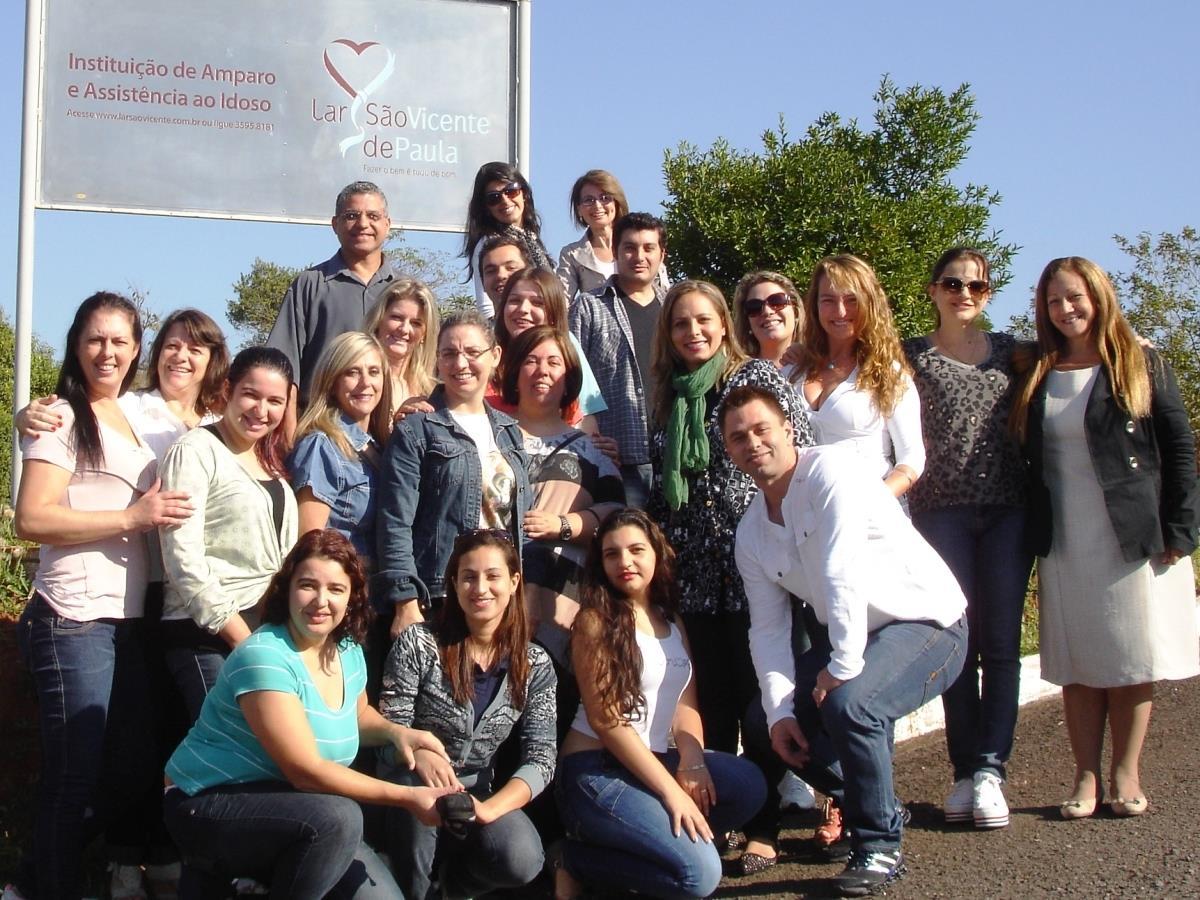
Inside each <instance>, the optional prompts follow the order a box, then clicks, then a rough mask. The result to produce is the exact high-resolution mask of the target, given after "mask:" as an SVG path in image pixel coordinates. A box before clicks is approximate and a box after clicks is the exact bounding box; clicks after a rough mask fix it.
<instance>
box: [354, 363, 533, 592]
mask: <svg viewBox="0 0 1200 900" xmlns="http://www.w3.org/2000/svg"><path fill="white" fill-rule="evenodd" d="M429 402H430V403H432V404H433V406H434V411H433V412H431V413H413V414H411V415H409V416H406V417H405V418H404V420H403V421H401V422H399V423H398V424H397V425H396V427H395V428H394V429H393V430H392V437H391V440H389V441H388V446H387V451H386V452H385V453H384V458H383V464H382V466H381V468H380V481H379V511H378V516H377V520H376V546H377V548H378V550H379V552H378V554H377V555H376V558H375V569H376V574H375V586H376V588H377V590H376V596H377V597H379V598H380V600H381V601H382V602H383V603H385V604H386V605H389V606H390V605H392V604H395V603H397V602H399V601H401V600H408V599H410V598H413V597H416V598H418V599H419V600H421V601H422V602H423V603H427V602H429V601H430V600H431V599H434V598H441V597H444V596H446V588H445V574H446V563H448V562H449V561H450V552H451V551H452V550H453V549H454V539H455V538H456V537H458V535H460V534H462V533H463V532H464V531H470V530H472V529H474V528H478V527H479V510H480V506H481V505H482V502H483V472H482V470H481V468H480V465H479V454H478V452H477V450H476V447H475V442H474V441H472V440H471V438H470V437H469V436H468V435H467V433H466V432H465V431H464V430H463V429H462V428H461V427H460V426H459V424H458V423H457V422H455V421H454V417H453V416H451V415H450V412H449V411H448V410H447V409H446V405H445V397H444V395H443V391H442V388H441V387H440V386H439V387H438V388H437V389H435V390H434V392H433V394H432V395H431V396H430V398H429ZM484 406H485V408H486V409H487V415H488V418H489V420H490V421H491V423H492V431H493V432H494V433H495V435H496V446H497V447H498V448H499V450H500V452H501V453H502V454H503V455H504V458H505V459H506V460H508V464H509V465H510V466H512V470H513V478H514V481H515V483H516V497H515V498H514V500H513V532H514V534H515V538H516V541H517V546H518V547H519V546H520V545H521V541H522V540H523V534H522V531H521V520H522V519H523V518H524V517H525V513H526V512H527V511H528V509H529V507H530V504H531V502H532V493H531V491H530V489H529V458H528V457H527V456H526V455H525V449H524V441H523V440H522V437H521V429H520V428H519V427H518V425H517V421H516V419H513V418H512V417H511V416H506V415H505V414H504V413H502V412H499V411H497V410H494V409H492V408H491V407H489V406H487V405H486V404H484Z"/></svg>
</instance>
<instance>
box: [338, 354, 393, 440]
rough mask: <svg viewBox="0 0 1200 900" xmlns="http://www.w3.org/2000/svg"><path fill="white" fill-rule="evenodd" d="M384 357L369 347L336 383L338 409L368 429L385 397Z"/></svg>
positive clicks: (339, 376)
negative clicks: (376, 408)
mask: <svg viewBox="0 0 1200 900" xmlns="http://www.w3.org/2000/svg"><path fill="white" fill-rule="evenodd" d="M383 379H384V368H383V360H382V359H380V358H379V354H378V353H376V352H375V351H374V350H369V351H367V352H366V353H364V354H363V355H362V356H360V357H359V358H358V359H356V360H355V361H354V362H352V363H351V364H350V365H349V366H347V367H346V368H345V369H343V370H342V372H341V374H339V375H338V377H337V378H336V379H335V380H334V382H333V391H332V393H333V401H334V403H335V404H336V405H337V408H338V409H340V410H341V411H342V412H344V413H345V414H346V415H347V416H349V417H350V418H351V419H352V420H353V421H355V422H356V423H358V425H359V427H360V428H364V429H365V428H366V427H367V424H368V422H369V421H370V419H371V413H373V412H375V407H377V406H378V405H379V401H380V400H381V399H382V398H383Z"/></svg>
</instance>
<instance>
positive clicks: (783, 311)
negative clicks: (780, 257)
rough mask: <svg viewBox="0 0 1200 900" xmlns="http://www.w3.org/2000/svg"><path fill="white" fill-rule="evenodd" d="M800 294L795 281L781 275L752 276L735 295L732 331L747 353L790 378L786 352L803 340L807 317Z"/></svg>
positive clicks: (762, 273) (747, 277) (761, 273)
mask: <svg viewBox="0 0 1200 900" xmlns="http://www.w3.org/2000/svg"><path fill="white" fill-rule="evenodd" d="M800 303H801V300H800V292H799V291H798V290H796V285H794V284H793V283H792V279H790V278H788V277H787V276H786V275H781V274H780V273H779V272H770V271H766V270H759V271H757V272H750V273H749V274H747V275H745V276H744V277H743V278H742V280H741V281H739V282H738V286H737V288H736V289H735V290H734V292H733V329H734V332H735V333H736V334H737V338H738V341H740V342H741V345H742V347H744V348H745V350H746V352H747V353H748V354H749V355H750V356H752V357H754V358H755V359H765V360H767V361H768V362H773V363H774V364H775V365H776V367H778V368H779V369H780V370H781V371H782V372H783V374H784V377H785V378H786V377H788V376H790V375H791V373H792V369H793V367H792V366H789V365H785V364H784V359H783V356H784V354H785V353H786V352H787V349H788V348H789V347H790V346H792V345H793V344H795V343H797V342H798V341H799V340H800V337H801V335H802V333H803V331H804V328H803V324H804V313H803V310H802V309H801V306H800Z"/></svg>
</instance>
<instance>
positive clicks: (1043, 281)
mask: <svg viewBox="0 0 1200 900" xmlns="http://www.w3.org/2000/svg"><path fill="white" fill-rule="evenodd" d="M1060 272H1071V273H1072V274H1075V275H1078V276H1079V277H1080V278H1082V279H1083V282H1084V284H1085V285H1086V286H1087V292H1088V296H1089V298H1090V299H1091V301H1092V306H1093V307H1094V308H1095V322H1094V323H1093V325H1092V331H1091V334H1090V338H1091V340H1092V342H1093V344H1095V347H1096V352H1097V353H1098V354H1099V355H1100V363H1101V365H1103V366H1104V371H1105V372H1106V373H1107V375H1108V380H1109V382H1110V383H1111V384H1112V392H1113V397H1114V398H1115V399H1116V401H1117V405H1118V406H1119V407H1120V408H1121V409H1123V410H1124V411H1125V412H1126V413H1128V414H1129V415H1130V416H1132V417H1133V418H1135V419H1140V418H1144V417H1145V416H1148V415H1150V401H1151V382H1150V371H1149V369H1148V367H1147V364H1146V354H1145V353H1144V352H1143V351H1142V348H1141V347H1139V346H1138V342H1137V336H1136V335H1135V334H1134V332H1133V329H1132V328H1130V327H1129V323H1128V322H1126V321H1125V316H1123V315H1122V314H1121V306H1120V304H1119V303H1117V292H1116V291H1115V290H1113V286H1112V282H1111V281H1110V280H1109V278H1108V275H1106V274H1105V272H1104V270H1103V269H1101V268H1100V267H1099V266H1098V265H1096V264H1095V263H1094V262H1092V261H1091V260H1090V259H1084V258H1083V257H1082V256H1064V257H1061V258H1059V259H1052V260H1050V262H1049V263H1047V264H1046V268H1045V269H1043V270H1042V275H1041V277H1040V278H1039V279H1038V283H1037V291H1036V293H1035V294H1034V298H1033V307H1034V320H1035V323H1036V325H1037V339H1038V359H1037V361H1036V362H1035V363H1034V365H1033V368H1032V369H1031V370H1030V372H1029V375H1028V376H1027V377H1026V378H1025V380H1024V381H1023V382H1022V383H1021V386H1020V388H1019V389H1018V391H1017V397H1016V400H1015V402H1014V403H1013V409H1012V414H1011V417H1010V419H1009V427H1010V429H1011V430H1012V432H1013V433H1014V434H1015V435H1016V436H1017V438H1018V439H1019V440H1021V441H1022V442H1023V441H1024V440H1025V438H1026V436H1027V434H1028V426H1029V406H1030V404H1031V403H1032V402H1033V398H1034V397H1035V396H1036V395H1037V392H1038V389H1039V388H1040V387H1041V385H1042V382H1043V381H1045V379H1046V376H1047V375H1048V374H1049V372H1050V370H1051V369H1052V368H1054V366H1055V365H1056V364H1057V363H1058V360H1059V358H1060V356H1061V355H1062V352H1063V350H1064V349H1066V346H1067V339H1066V338H1065V337H1064V336H1063V333H1062V332H1061V331H1059V330H1058V329H1057V328H1056V327H1055V326H1054V323H1053V322H1051V321H1050V313H1049V310H1048V307H1047V303H1046V300H1047V297H1046V295H1047V294H1048V293H1049V291H1050V282H1051V280H1053V278H1054V276H1055V275H1057V274H1059V273H1060Z"/></svg>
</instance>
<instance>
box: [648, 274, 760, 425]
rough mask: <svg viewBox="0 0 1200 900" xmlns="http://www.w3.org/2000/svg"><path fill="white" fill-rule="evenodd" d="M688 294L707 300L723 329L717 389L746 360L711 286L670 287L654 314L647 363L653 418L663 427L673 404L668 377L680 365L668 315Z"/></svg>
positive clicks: (717, 293)
mask: <svg viewBox="0 0 1200 900" xmlns="http://www.w3.org/2000/svg"><path fill="white" fill-rule="evenodd" d="M688 294H702V295H703V296H705V297H707V298H708V301H709V302H710V303H712V306H713V309H715V310H716V312H717V315H718V316H720V318H721V324H722V325H723V326H724V327H725V338H724V339H723V340H722V341H721V349H722V350H724V351H725V368H724V369H723V370H722V372H721V374H720V375H718V376H717V383H716V387H717V390H720V389H721V386H722V385H724V384H725V382H726V381H727V380H728V379H729V378H730V376H732V375H733V373H734V372H736V371H737V370H738V369H740V368H741V367H742V363H744V362H745V361H746V359H747V358H748V357H747V356H746V352H745V351H744V350H742V345H741V344H739V343H738V339H737V334H736V333H735V332H734V330H733V318H732V317H731V316H730V314H729V304H727V303H726V302H725V296H724V295H723V294H722V293H721V291H720V289H719V288H718V287H717V286H716V285H715V284H709V283H708V282H707V281H693V280H690V279H689V280H687V281H681V282H679V283H678V284H676V285H674V286H673V287H672V288H671V289H670V290H669V291H667V296H666V297H664V298H663V303H662V312H661V313H659V315H658V327H657V328H656V329H655V330H654V352H653V354H652V362H651V369H652V370H653V372H654V381H655V384H656V389H655V397H654V417H655V419H656V421H657V422H658V424H659V425H663V426H665V425H666V424H667V419H668V418H670V416H671V404H672V403H674V401H675V389H674V388H673V387H671V378H672V377H673V376H674V375H675V373H676V371H677V370H678V369H679V367H681V366H682V365H683V360H681V359H680V358H679V354H678V353H677V352H676V351H675V345H674V344H673V343H671V313H672V312H673V311H674V309H675V304H676V303H678V302H679V300H680V299H681V298H682V297H684V296H686V295H688Z"/></svg>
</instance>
